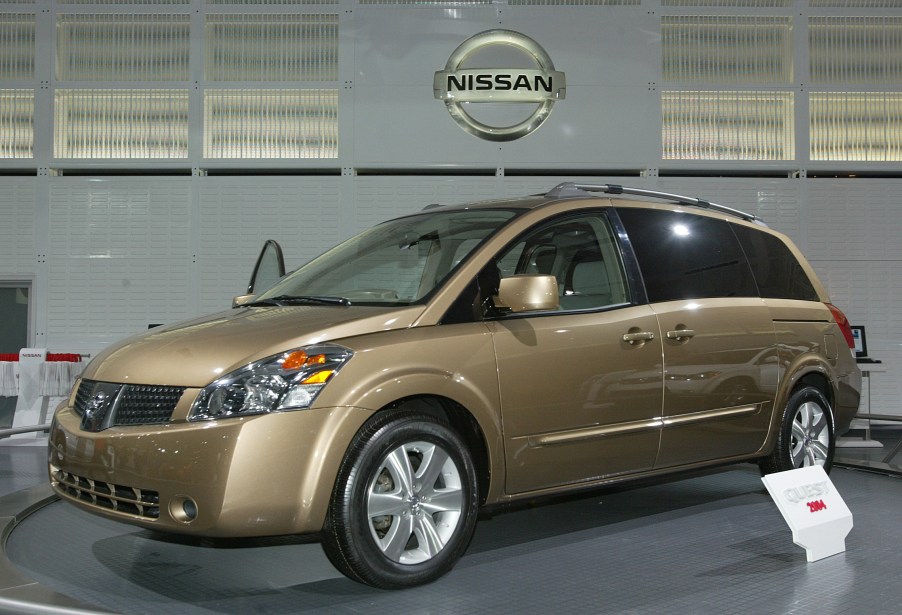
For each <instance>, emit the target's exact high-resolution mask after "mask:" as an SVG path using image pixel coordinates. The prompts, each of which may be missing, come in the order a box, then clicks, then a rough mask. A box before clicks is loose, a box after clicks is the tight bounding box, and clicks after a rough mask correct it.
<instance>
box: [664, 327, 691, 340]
mask: <svg viewBox="0 0 902 615" xmlns="http://www.w3.org/2000/svg"><path fill="white" fill-rule="evenodd" d="M690 337H695V331H693V330H692V329H677V330H676V331H668V332H667V339H669V340H676V341H678V342H681V341H683V340H688V339H689V338H690Z"/></svg>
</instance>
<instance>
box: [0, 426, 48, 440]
mask: <svg viewBox="0 0 902 615" xmlns="http://www.w3.org/2000/svg"><path fill="white" fill-rule="evenodd" d="M38 431H50V423H44V424H43V425H29V426H28V427H12V428H10V429H0V438H5V437H7V436H16V435H19V434H23V433H35V432H38Z"/></svg>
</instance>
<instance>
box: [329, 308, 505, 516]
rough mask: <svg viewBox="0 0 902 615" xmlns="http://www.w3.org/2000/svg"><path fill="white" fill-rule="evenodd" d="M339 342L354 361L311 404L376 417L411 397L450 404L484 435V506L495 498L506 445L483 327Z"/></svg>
mask: <svg viewBox="0 0 902 615" xmlns="http://www.w3.org/2000/svg"><path fill="white" fill-rule="evenodd" d="M340 343H341V344H342V345H344V346H346V347H348V348H350V349H351V350H353V351H354V357H353V358H352V359H351V360H350V361H348V363H347V365H345V366H344V367H342V370H341V372H340V373H339V374H337V375H336V376H335V378H334V379H333V381H330V383H329V385H328V386H326V387H325V388H324V389H323V392H322V394H321V395H320V397H319V398H317V404H316V405H317V406H320V405H323V406H327V407H337V406H348V407H355V408H362V409H367V410H369V411H371V412H378V411H381V410H383V409H385V408H388V407H390V406H392V405H393V404H394V403H395V402H397V401H399V400H402V399H406V398H413V397H432V398H437V399H443V400H447V401H450V402H453V404H455V405H457V406H459V407H460V408H463V409H464V410H465V411H466V412H468V413H469V414H470V415H471V416H472V417H473V419H474V420H475V422H476V423H477V424H478V426H479V429H480V431H481V432H482V437H483V440H484V442H485V447H486V453H487V457H488V459H487V462H488V471H489V472H490V476H491V486H490V488H489V492H488V493H487V494H486V495H487V496H488V501H491V500H492V499H493V498H494V497H496V496H498V495H499V494H500V489H501V486H502V485H503V484H504V463H503V461H504V447H503V442H502V431H501V412H500V404H501V402H500V394H499V388H498V370H497V364H496V361H495V349H494V345H493V342H492V335H491V333H490V332H489V330H488V328H487V327H486V326H485V325H484V324H482V323H464V324H456V325H438V326H429V327H415V328H411V329H406V330H402V331H385V332H381V333H377V334H373V335H367V336H361V337H359V338H351V339H344V340H341V341H340ZM336 385H339V386H336Z"/></svg>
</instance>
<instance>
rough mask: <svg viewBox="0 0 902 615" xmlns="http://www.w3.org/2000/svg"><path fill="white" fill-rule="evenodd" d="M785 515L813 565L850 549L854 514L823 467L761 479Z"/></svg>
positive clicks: (798, 542) (801, 469) (796, 538)
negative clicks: (849, 537) (848, 547)
mask: <svg viewBox="0 0 902 615" xmlns="http://www.w3.org/2000/svg"><path fill="white" fill-rule="evenodd" d="M761 480H762V481H763V482H764V486H765V487H767V491H768V493H770V496H771V498H773V500H774V502H775V503H776V504H777V508H779V509H780V512H781V513H782V514H783V518H784V519H785V520H786V523H787V524H789V529H791V530H792V541H793V542H794V543H795V544H797V545H799V546H800V547H802V548H804V549H805V550H806V552H807V555H808V561H809V562H815V561H817V560H819V559H823V558H825V557H830V556H831V555H836V554H837V553H842V552H843V551H845V550H846V536H847V535H848V534H849V532H850V531H852V512H851V511H850V510H849V507H848V506H846V503H845V502H844V501H843V499H842V497H841V496H840V495H839V492H838V491H837V490H836V487H834V486H833V482H832V481H831V480H830V477H829V476H827V473H826V472H824V468H822V467H821V466H819V465H814V466H809V467H806V468H798V469H796V470H788V471H786V472H778V473H777V474H770V475H768V476H765V477H764V478H762V479H761Z"/></svg>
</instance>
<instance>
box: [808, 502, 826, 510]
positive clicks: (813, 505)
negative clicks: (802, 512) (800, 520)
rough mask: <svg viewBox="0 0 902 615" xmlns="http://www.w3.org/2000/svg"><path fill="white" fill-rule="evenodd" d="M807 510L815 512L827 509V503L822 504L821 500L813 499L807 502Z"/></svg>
mask: <svg viewBox="0 0 902 615" xmlns="http://www.w3.org/2000/svg"><path fill="white" fill-rule="evenodd" d="M807 504H808V510H809V511H810V512H813V513H816V512H820V511H822V510H827V505H826V504H824V501H823V500H815V501H813V502H808V503H807Z"/></svg>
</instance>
